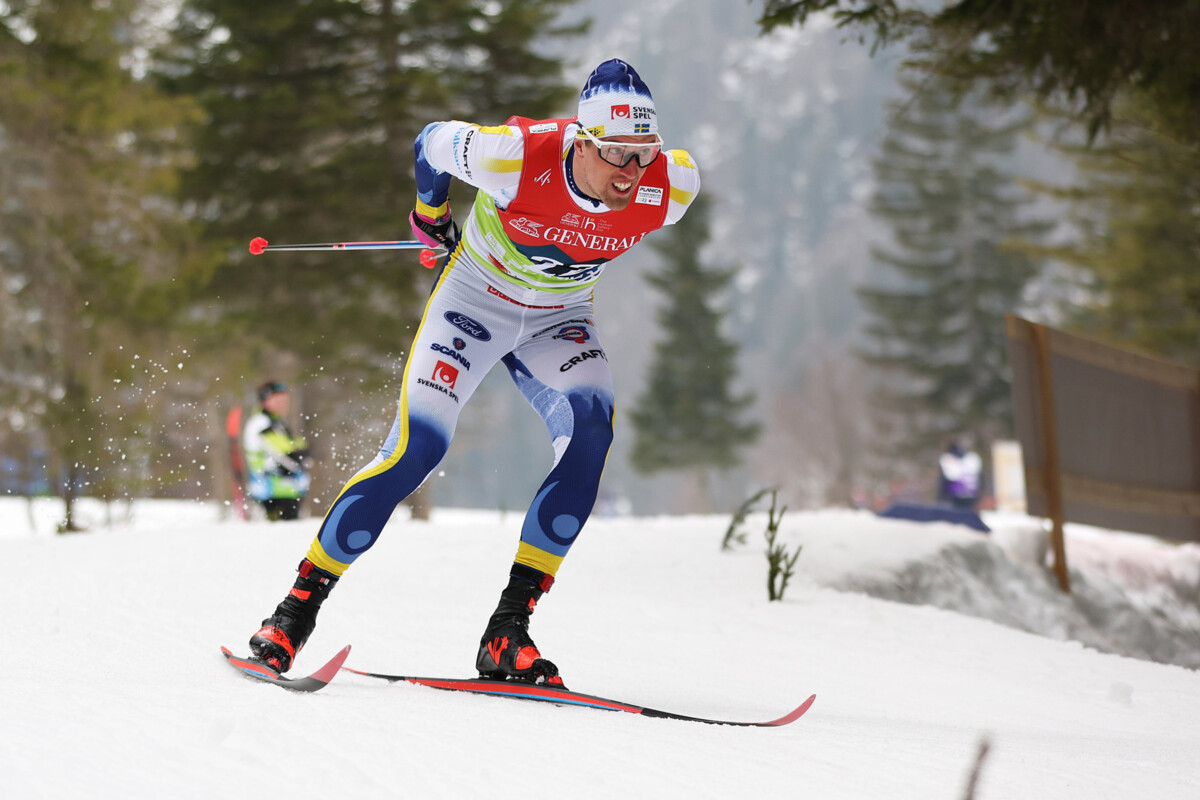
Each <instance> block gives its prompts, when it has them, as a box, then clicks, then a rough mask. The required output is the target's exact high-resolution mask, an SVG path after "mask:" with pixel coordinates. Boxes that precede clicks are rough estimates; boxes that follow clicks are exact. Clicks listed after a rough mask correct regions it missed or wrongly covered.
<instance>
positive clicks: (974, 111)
mask: <svg viewBox="0 0 1200 800" xmlns="http://www.w3.org/2000/svg"><path fill="white" fill-rule="evenodd" d="M903 84H904V86H905V87H906V88H907V89H908V90H909V92H911V97H910V98H908V99H907V100H906V101H905V102H903V103H897V104H895V105H894V106H893V108H894V110H895V117H894V121H893V123H892V126H891V128H890V129H889V131H888V133H887V135H886V136H885V138H884V141H883V144H882V149H881V154H880V157H879V158H878V159H877V160H876V161H875V164H874V168H875V176H876V180H877V183H878V188H877V192H876V196H875V198H874V202H873V208H872V213H873V214H874V215H876V216H878V217H879V218H880V219H882V220H884V221H885V222H887V223H888V224H889V225H890V226H891V227H892V234H893V235H892V239H893V244H892V246H890V247H886V248H884V247H880V248H875V249H874V251H873V255H874V258H875V260H876V261H877V262H878V263H880V264H881V265H883V266H885V267H886V268H888V273H889V277H890V284H889V285H887V286H880V287H873V288H863V289H860V290H859V296H860V298H861V299H862V300H863V302H864V304H865V306H866V308H867V310H868V312H869V313H870V314H871V315H872V317H873V319H872V321H871V322H869V323H868V325H867V328H866V335H867V339H868V343H867V345H866V347H864V349H863V351H862V352H861V353H860V355H861V357H862V358H864V359H865V360H866V361H867V363H868V364H870V365H872V366H874V367H876V368H878V369H879V370H880V371H881V374H882V376H883V382H882V384H881V387H880V391H879V393H878V395H877V396H876V397H875V398H874V400H875V402H876V403H877V404H878V405H879V406H880V408H881V410H886V411H887V413H888V415H889V416H890V418H891V422H892V424H893V427H892V429H891V430H890V431H883V432H881V438H882V439H883V440H884V444H885V448H884V449H886V450H888V451H890V452H889V453H888V455H890V456H892V457H900V458H907V459H911V460H913V461H921V462H924V463H930V462H931V460H932V457H933V456H934V454H935V453H936V452H937V450H939V449H940V448H941V447H943V446H944V445H945V441H946V439H947V438H948V437H950V436H953V435H957V434H963V433H969V434H973V435H974V436H975V437H977V438H978V439H979V440H980V441H981V442H982V443H985V444H986V443H987V442H990V441H992V440H993V439H995V438H997V437H1000V436H1010V435H1011V426H1012V410H1011V405H1012V403H1011V396H1010V382H1009V377H1008V373H1007V368H1006V364H1007V357H1006V352H1007V351H1006V334H1005V325H1004V315H1005V314H1006V313H1008V312H1010V311H1013V310H1014V309H1016V308H1017V306H1018V305H1019V304H1020V301H1021V293H1022V289H1023V288H1024V286H1025V285H1026V283H1027V282H1028V281H1029V280H1030V279H1031V278H1033V277H1034V276H1035V275H1036V274H1037V272H1038V269H1039V265H1038V263H1037V262H1036V261H1035V260H1033V259H1031V258H1030V257H1029V256H1028V255H1026V254H1025V253H1023V252H1021V251H1020V250H1018V249H1016V248H1015V247H1010V246H1009V245H1010V244H1011V243H1012V242H1013V240H1022V241H1031V240H1036V238H1037V237H1038V236H1039V235H1041V234H1042V233H1044V232H1045V231H1046V230H1047V226H1046V225H1044V224H1042V223H1037V222H1029V221H1023V220H1022V219H1021V215H1020V212H1021V210H1022V206H1023V195H1022V192H1021V191H1020V190H1019V187H1018V186H1017V184H1016V183H1015V180H1014V176H1013V174H1012V169H1013V167H1012V159H1011V155H1012V153H1013V149H1014V147H1015V143H1016V137H1017V135H1018V133H1019V132H1020V131H1021V130H1022V129H1023V128H1024V127H1025V126H1026V125H1027V120H1026V119H1024V118H1023V119H1018V120H1016V121H1007V122H1006V121H1003V120H998V119H996V116H995V113H994V111H990V110H989V109H988V108H987V107H985V106H982V105H980V104H978V103H977V102H975V100H974V99H973V98H972V97H971V96H969V95H968V96H967V97H961V96H960V95H959V94H958V93H957V92H956V91H955V90H956V89H957V88H958V87H956V86H955V85H953V84H952V83H951V82H949V81H948V80H947V79H944V78H932V79H930V80H929V82H928V83H927V84H924V85H922V84H920V83H919V82H918V81H917V80H915V79H914V78H913V77H912V76H911V75H909V76H908V77H906V78H904V79H903Z"/></svg>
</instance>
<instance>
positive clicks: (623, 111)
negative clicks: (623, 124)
mask: <svg viewBox="0 0 1200 800" xmlns="http://www.w3.org/2000/svg"><path fill="white" fill-rule="evenodd" d="M611 108H612V117H610V119H629V104H628V103H626V104H625V105H623V106H612V107H611Z"/></svg>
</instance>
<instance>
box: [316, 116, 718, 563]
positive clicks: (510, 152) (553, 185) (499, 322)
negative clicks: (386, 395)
mask: <svg viewBox="0 0 1200 800" xmlns="http://www.w3.org/2000/svg"><path fill="white" fill-rule="evenodd" d="M574 128H575V123H574V121H573V120H545V121H540V122H537V121H530V120H520V119H518V118H513V120H510V124H507V125H502V126H495V127H481V126H478V125H473V124H470V123H465V122H440V123H433V124H431V125H429V126H428V127H426V129H425V130H424V131H423V132H422V133H421V135H420V137H418V139H417V142H416V152H417V185H418V190H419V202H418V209H419V210H421V211H423V212H425V213H428V215H429V216H430V217H438V216H441V215H443V214H444V213H446V212H447V206H446V197H447V191H448V187H449V183H450V180H451V178H458V179H459V180H461V181H465V182H466V183H468V184H471V185H472V186H475V187H476V188H478V189H479V192H478V194H477V196H476V200H475V204H474V207H473V209H472V211H471V213H470V215H469V216H468V217H467V221H466V225H465V226H464V229H463V234H462V237H461V238H460V240H459V243H458V245H457V246H456V247H455V249H454V251H453V252H452V253H451V254H450V257H449V261H448V264H447V266H446V267H445V269H444V270H443V271H442V273H441V275H440V276H439V277H438V280H437V283H436V285H435V286H434V288H433V291H432V293H431V295H430V298H429V301H428V304H427V305H426V308H425V312H424V314H423V316H422V319H421V324H420V327H419V328H418V330H417V334H416V338H415V341H414V343H413V346H412V350H411V353H410V355H409V356H408V359H407V362H406V364H405V367H404V377H403V382H402V386H401V389H400V397H399V401H398V403H397V411H396V418H395V422H394V423H393V425H392V428H391V432H390V433H389V434H388V436H387V439H386V441H385V442H384V444H383V447H382V448H381V449H380V450H379V452H378V454H377V455H376V456H375V458H374V459H373V460H372V461H371V462H370V463H368V464H367V465H366V466H365V467H363V468H362V469H361V470H360V471H359V472H358V473H357V474H356V475H354V477H352V478H351V479H350V481H349V482H348V483H347V484H346V486H345V487H344V488H343V489H342V492H341V494H339V495H338V497H337V499H336V500H335V501H334V502H333V504H332V506H331V507H330V510H329V512H328V513H327V515H326V517H325V520H324V521H323V523H322V525H321V529H320V531H319V533H318V534H317V537H316V539H315V540H314V542H313V544H312V547H311V548H310V550H309V553H308V558H309V560H311V561H312V562H313V564H315V565H316V566H317V567H319V568H321V569H323V570H325V571H327V572H330V573H332V574H334V575H341V574H342V573H343V572H344V571H345V570H346V568H347V567H348V566H349V565H350V564H351V563H353V562H354V560H355V559H357V558H358V557H359V556H360V555H361V554H362V553H363V552H365V551H366V550H367V549H368V548H369V547H371V545H372V544H374V542H375V541H376V539H377V538H378V536H379V533H380V531H381V530H382V529H383V527H384V525H385V524H386V523H387V521H388V518H389V517H390V516H391V514H392V511H393V510H394V509H395V507H396V505H397V504H398V503H399V502H401V501H402V500H404V499H405V498H406V497H407V496H408V495H409V494H411V493H412V492H413V491H414V490H415V489H417V487H418V486H420V485H421V483H422V482H423V481H424V480H425V479H426V477H427V476H428V475H429V474H430V473H431V472H432V471H433V470H434V469H435V468H436V467H437V465H438V463H439V462H440V461H441V460H442V458H443V456H444V455H445V453H446V450H447V448H448V447H449V444H450V440H451V438H452V437H453V435H454V429H455V425H456V423H457V420H458V415H459V413H460V412H461V410H462V408H463V406H464V405H466V403H467V401H468V400H469V399H470V398H471V395H472V394H473V393H474V392H475V390H476V388H477V387H478V386H479V384H480V382H481V381H482V380H483V377H484V375H485V374H487V372H488V370H490V369H491V368H492V367H493V366H495V365H496V363H497V362H503V363H504V365H505V367H506V368H507V369H508V371H509V374H510V375H511V376H512V379H513V381H514V382H515V383H516V385H517V388H518V389H519V390H520V391H521V393H522V394H523V395H524V397H525V399H526V400H527V401H528V402H529V404H530V405H531V406H533V408H534V409H535V410H536V411H537V412H538V414H540V415H541V417H542V419H543V420H544V421H545V423H546V427H547V430H548V432H549V434H550V440H551V443H552V445H553V448H554V454H555V461H554V466H553V468H552V469H551V471H550V474H549V476H548V477H547V478H546V480H545V482H544V483H543V484H542V485H541V487H540V488H539V489H538V491H537V494H536V496H535V497H534V499H533V502H532V504H531V505H530V507H529V511H528V513H527V516H526V518H525V521H524V525H523V527H522V530H521V541H520V545H519V547H518V551H517V555H516V559H515V560H516V561H517V562H518V563H522V564H525V565H527V566H529V567H532V568H534V569H537V570H539V571H541V572H544V573H547V574H549V575H554V574H555V573H556V572H557V570H558V568H559V566H560V564H561V563H562V560H563V557H564V556H566V554H567V551H568V550H569V549H570V547H571V545H572V543H573V542H574V541H575V539H576V537H577V536H578V535H579V532H580V530H581V529H582V528H583V525H584V523H585V522H586V521H587V518H588V516H589V514H590V513H591V511H592V506H593V505H594V503H595V500H596V492H597V489H598V486H599V482H600V475H601V472H602V470H603V468H604V462H605V458H606V457H607V454H608V449H609V445H610V443H611V441H612V435H613V428H612V423H613V403H614V399H613V383H612V375H611V372H610V370H609V365H608V354H607V352H606V351H605V349H604V346H603V344H602V343H601V340H600V334H599V331H598V330H597V327H596V316H595V312H594V310H593V307H592V286H593V285H594V284H595V282H596V281H597V280H598V279H599V277H600V274H601V272H603V269H604V266H605V264H606V263H607V261H608V260H609V259H610V258H611V257H615V255H618V254H619V253H620V252H623V251H624V250H625V249H628V247H629V246H631V245H632V243H633V242H635V241H636V240H637V239H640V238H641V236H644V235H645V233H646V232H649V230H652V229H655V228H658V227H661V226H662V225H669V224H672V223H674V222H676V221H678V220H679V219H680V218H681V217H682V216H683V214H684V212H685V211H686V209H687V207H688V205H689V204H690V203H691V201H692V199H693V198H694V197H695V195H696V192H697V191H699V188H700V178H699V170H698V169H697V168H696V166H695V163H694V162H693V161H692V159H691V158H690V156H689V155H688V154H687V153H686V152H684V151H682V150H674V151H667V152H664V153H663V154H662V155H661V156H659V159H658V162H656V165H657V166H656V165H651V167H650V168H648V169H647V171H646V174H645V176H644V177H643V180H642V181H641V183H640V184H639V187H640V188H639V194H638V200H637V202H636V203H631V204H630V207H629V208H627V209H625V210H622V211H613V210H610V209H608V208H607V207H605V206H603V205H601V204H597V202H596V201H594V200H592V199H590V198H587V197H586V196H583V195H582V194H581V193H579V192H578V191H577V190H575V189H574V188H573V180H572V178H571V165H572V158H573V156H572V142H573V140H574V138H575V133H574ZM535 145H536V146H535ZM539 193H541V194H539ZM531 198H532V199H531ZM510 209H527V211H522V212H521V213H520V214H516V213H512V214H510V213H509V210H510ZM629 231H638V233H637V234H636V235H630V234H629Z"/></svg>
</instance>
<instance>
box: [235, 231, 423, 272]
mask: <svg viewBox="0 0 1200 800" xmlns="http://www.w3.org/2000/svg"><path fill="white" fill-rule="evenodd" d="M268 250H277V251H281V252H283V251H287V252H299V251H304V250H420V251H421V266H423V267H425V268H426V269H432V268H433V267H435V266H436V265H437V261H438V259H439V258H441V257H442V256H444V255H446V251H445V250H443V249H441V248H438V249H436V250H435V249H434V248H431V247H429V245H427V244H425V243H424V242H419V241H416V240H415V239H409V240H406V241H401V242H331V243H329V244H267V240H266V239H264V238H263V237H261V236H255V237H254V238H253V239H251V240H250V252H251V253H252V254H253V255H256V256H257V255H262V254H263V253H265V252H266V251H268Z"/></svg>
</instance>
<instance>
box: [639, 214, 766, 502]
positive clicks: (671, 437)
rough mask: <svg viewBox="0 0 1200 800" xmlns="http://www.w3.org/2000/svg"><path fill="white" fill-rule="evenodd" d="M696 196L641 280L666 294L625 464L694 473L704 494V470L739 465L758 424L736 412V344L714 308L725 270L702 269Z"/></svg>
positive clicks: (702, 230) (744, 403) (702, 227)
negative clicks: (656, 264)
mask: <svg viewBox="0 0 1200 800" xmlns="http://www.w3.org/2000/svg"><path fill="white" fill-rule="evenodd" d="M708 208H709V204H708V201H707V199H706V197H705V196H704V195H700V196H698V197H697V198H696V200H695V201H693V203H692V207H691V208H690V209H689V210H688V213H687V215H686V216H684V218H683V219H682V220H680V222H678V223H676V224H675V225H672V226H670V227H669V228H667V229H666V230H665V231H664V236H663V238H662V239H660V240H658V241H656V242H654V244H653V247H654V249H655V250H657V251H658V252H659V253H660V254H661V255H662V257H663V260H664V262H665V263H664V265H663V267H662V269H661V271H660V272H658V273H657V274H652V275H649V276H647V279H646V280H647V282H648V283H649V284H650V285H651V286H653V287H654V288H655V289H657V290H659V291H660V292H662V294H663V295H664V296H665V297H666V303H665V305H664V306H663V307H662V308H661V309H660V311H659V313H658V323H659V326H660V327H661V329H662V331H663V332H664V334H665V338H664V339H663V340H662V341H660V342H658V343H657V344H656V345H655V347H654V358H653V360H652V361H651V367H650V377H649V380H648V384H647V388H646V390H645V392H644V393H643V394H642V396H641V397H639V398H638V400H637V404H636V407H635V410H634V411H633V412H632V414H631V418H632V420H633V427H634V444H633V451H632V453H631V456H630V458H631V461H632V463H633V466H634V468H635V469H637V470H638V471H640V472H644V473H653V472H659V471H665V470H694V471H695V472H696V473H697V475H698V476H699V480H700V486H701V490H702V491H703V492H704V495H705V496H707V479H708V478H707V476H708V470H709V469H713V468H715V469H728V468H730V467H733V466H736V465H737V464H738V463H739V457H738V450H740V449H741V448H742V447H744V446H746V445H749V444H751V443H752V442H753V441H754V439H755V438H756V437H757V436H758V433H759V425H758V423H755V422H741V421H739V417H740V416H741V415H742V413H743V412H744V411H745V410H746V409H747V408H748V407H749V406H750V405H751V404H752V403H753V402H754V397H753V395H752V394H751V393H749V392H747V393H745V394H742V395H735V394H734V392H733V388H734V386H735V383H736V381H737V345H736V344H735V343H733V342H732V341H730V340H729V339H728V338H727V337H726V336H724V335H723V334H722V332H721V321H722V319H723V317H724V314H723V313H722V312H721V310H720V309H719V307H718V301H719V298H720V296H721V294H722V292H723V291H724V290H725V289H726V288H727V287H728V285H729V282H730V280H732V278H733V275H734V271H733V270H731V269H713V268H710V267H706V266H704V264H703V263H702V262H701V260H700V250H701V249H702V248H703V246H704V244H705V242H707V241H708V238H709V228H708Z"/></svg>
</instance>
